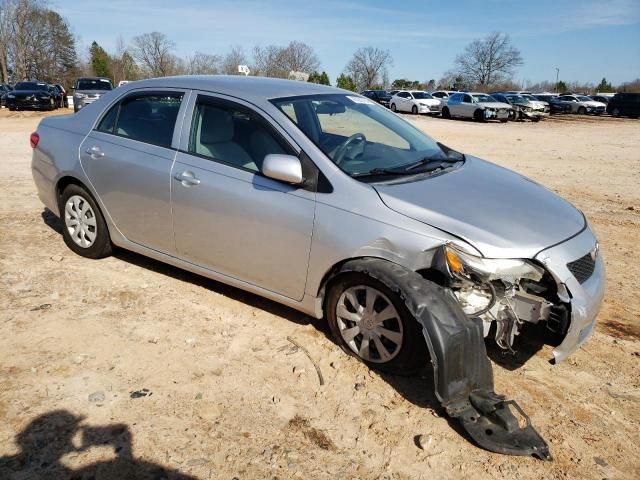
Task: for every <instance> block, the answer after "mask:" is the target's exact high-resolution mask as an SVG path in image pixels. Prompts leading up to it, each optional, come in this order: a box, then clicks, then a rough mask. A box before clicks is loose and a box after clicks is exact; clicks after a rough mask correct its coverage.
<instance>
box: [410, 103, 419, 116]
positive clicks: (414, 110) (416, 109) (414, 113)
mask: <svg viewBox="0 0 640 480" xmlns="http://www.w3.org/2000/svg"><path fill="white" fill-rule="evenodd" d="M411 113H412V114H413V115H417V114H418V107H416V106H415V105H414V106H413V107H411Z"/></svg>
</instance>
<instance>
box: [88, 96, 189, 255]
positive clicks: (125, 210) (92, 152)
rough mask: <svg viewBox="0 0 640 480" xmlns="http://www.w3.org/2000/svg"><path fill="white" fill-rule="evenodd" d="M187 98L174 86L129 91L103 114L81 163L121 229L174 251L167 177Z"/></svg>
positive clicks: (128, 235) (141, 241) (141, 240)
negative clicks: (182, 110)
mask: <svg viewBox="0 0 640 480" xmlns="http://www.w3.org/2000/svg"><path fill="white" fill-rule="evenodd" d="M184 96H185V91H184V90H175V89H162V90H138V91H134V92H131V93H129V94H127V95H126V96H124V97H123V98H122V99H121V100H119V101H117V102H116V103H115V105H113V106H111V107H110V108H109V109H108V110H107V111H106V113H105V114H104V115H103V116H101V117H99V120H98V121H97V122H96V125H95V128H94V129H93V130H92V131H91V132H90V133H89V135H87V137H86V138H85V140H84V141H83V142H82V144H81V146H80V160H81V163H82V167H83V168H84V170H85V172H86V174H87V176H88V178H89V180H90V181H91V184H92V185H93V187H94V188H95V190H96V192H97V193H98V195H99V197H100V199H101V200H102V202H103V204H104V206H105V208H106V211H107V212H106V213H107V214H108V215H109V216H110V217H111V218H112V220H113V222H114V223H115V225H116V227H117V228H118V230H119V231H120V232H121V233H122V234H123V235H124V236H125V237H126V238H127V239H129V240H131V241H132V242H135V243H138V244H141V245H144V246H146V247H149V248H152V249H154V250H158V251H161V252H166V253H173V252H174V250H175V244H174V241H173V228H172V222H171V204H170V192H169V176H170V172H171V165H172V163H173V160H174V157H175V155H176V148H177V145H178V139H179V125H177V124H178V123H179V122H177V119H178V118H182V116H180V115H179V112H180V109H181V108H183V107H184V104H183V98H184ZM176 126H177V127H178V128H176Z"/></svg>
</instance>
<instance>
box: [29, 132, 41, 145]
mask: <svg viewBox="0 0 640 480" xmlns="http://www.w3.org/2000/svg"><path fill="white" fill-rule="evenodd" d="M39 141H40V135H38V132H33V133H32V134H31V137H29V142H30V143H31V148H36V147H37V146H38V142H39Z"/></svg>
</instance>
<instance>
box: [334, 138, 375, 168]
mask: <svg viewBox="0 0 640 480" xmlns="http://www.w3.org/2000/svg"><path fill="white" fill-rule="evenodd" d="M355 141H360V142H363V143H366V141H367V137H365V136H364V133H354V134H353V135H351V136H350V137H349V138H347V139H346V140H345V141H344V142H342V144H341V145H340V146H339V147H338V149H337V150H336V153H335V154H334V155H333V163H335V164H336V165H340V164H341V163H342V160H344V155H345V153H347V148H348V147H349V145H350V144H352V143H353V142H355Z"/></svg>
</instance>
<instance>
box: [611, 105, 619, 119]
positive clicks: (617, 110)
mask: <svg viewBox="0 0 640 480" xmlns="http://www.w3.org/2000/svg"><path fill="white" fill-rule="evenodd" d="M611 115H613V116H614V117H619V116H620V115H621V112H620V109H619V108H618V107H615V108H614V109H613V111H612V112H611Z"/></svg>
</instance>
